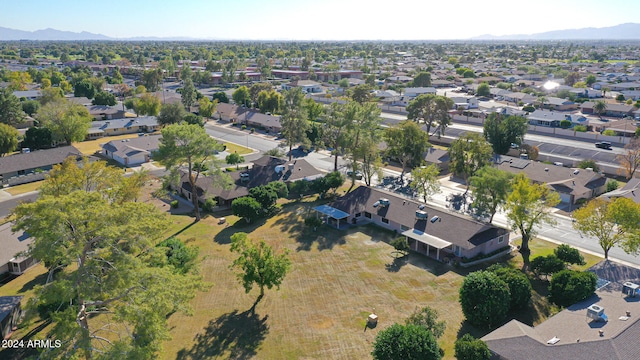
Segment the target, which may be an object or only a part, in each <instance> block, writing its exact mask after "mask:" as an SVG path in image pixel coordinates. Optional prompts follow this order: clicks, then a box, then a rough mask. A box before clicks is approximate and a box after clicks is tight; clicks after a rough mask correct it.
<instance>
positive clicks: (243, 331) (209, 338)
mask: <svg viewBox="0 0 640 360" xmlns="http://www.w3.org/2000/svg"><path fill="white" fill-rule="evenodd" d="M268 317H269V316H268V315H265V316H264V317H262V318H260V316H259V315H257V314H256V313H255V304H254V306H253V307H252V308H251V309H249V310H246V311H245V312H242V313H238V310H234V311H233V312H230V313H227V314H224V315H222V316H220V317H219V318H217V319H214V320H211V321H209V324H208V325H207V327H206V328H205V329H204V331H203V332H201V333H199V334H198V335H196V337H195V344H194V345H193V346H192V347H191V349H182V350H180V351H179V352H178V356H177V357H176V359H178V360H187V359H209V358H221V357H224V358H228V359H248V358H251V357H253V356H255V355H256V350H257V349H258V347H260V345H261V344H262V342H263V341H264V339H265V337H266V335H267V333H268V332H269V326H268V325H267V319H268Z"/></svg>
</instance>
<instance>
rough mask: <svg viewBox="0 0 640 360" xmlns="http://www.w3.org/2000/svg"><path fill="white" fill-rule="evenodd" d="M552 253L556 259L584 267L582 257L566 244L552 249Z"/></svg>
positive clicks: (576, 250)
mask: <svg viewBox="0 0 640 360" xmlns="http://www.w3.org/2000/svg"><path fill="white" fill-rule="evenodd" d="M553 253H554V254H555V255H556V256H557V257H558V259H560V260H562V261H564V262H565V263H569V264H576V265H584V264H586V262H585V261H584V257H583V256H582V254H580V251H578V249H576V248H572V247H571V246H569V245H567V244H562V245H560V246H558V247H557V248H555V249H553Z"/></svg>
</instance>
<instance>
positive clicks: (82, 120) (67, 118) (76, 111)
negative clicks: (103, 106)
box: [38, 100, 92, 145]
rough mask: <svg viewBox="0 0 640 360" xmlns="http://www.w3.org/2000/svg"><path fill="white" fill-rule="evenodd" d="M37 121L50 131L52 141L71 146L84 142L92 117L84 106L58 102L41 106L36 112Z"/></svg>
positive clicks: (63, 101)
mask: <svg viewBox="0 0 640 360" xmlns="http://www.w3.org/2000/svg"><path fill="white" fill-rule="evenodd" d="M38 120H39V121H40V123H41V124H42V126H43V127H46V128H48V129H49V130H51V135H53V140H55V141H58V142H61V143H64V144H67V145H71V142H74V141H82V140H84V138H85V137H86V136H87V132H88V131H89V128H90V127H91V120H92V117H91V115H89V110H87V108H85V107H84V106H82V105H79V104H73V103H70V102H68V101H66V100H59V101H54V102H50V103H48V104H47V105H45V106H43V107H42V108H41V109H40V111H39V112H38Z"/></svg>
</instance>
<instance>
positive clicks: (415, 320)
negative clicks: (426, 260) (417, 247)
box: [400, 236, 447, 338]
mask: <svg viewBox="0 0 640 360" xmlns="http://www.w3.org/2000/svg"><path fill="white" fill-rule="evenodd" d="M400 238H401V239H403V240H404V241H405V242H406V241H407V238H406V237H404V236H402V237H400ZM407 245H408V244H407ZM406 250H408V247H407V249H406ZM406 250H405V251H406ZM406 324H407V325H409V324H413V325H417V326H422V327H423V328H425V329H427V330H429V331H430V332H431V333H432V334H433V336H435V337H436V338H440V337H441V336H442V335H443V334H444V330H445V329H446V327H447V323H446V322H445V321H439V320H438V311H437V310H435V309H432V308H430V307H428V306H425V307H423V308H422V309H416V310H415V311H414V312H413V314H411V315H410V316H409V317H408V318H407V320H406Z"/></svg>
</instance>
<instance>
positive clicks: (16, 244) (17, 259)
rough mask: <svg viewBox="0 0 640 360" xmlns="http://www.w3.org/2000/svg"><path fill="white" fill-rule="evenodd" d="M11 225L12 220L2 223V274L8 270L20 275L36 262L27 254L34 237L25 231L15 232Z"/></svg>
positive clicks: (0, 263) (0, 266) (0, 258)
mask: <svg viewBox="0 0 640 360" xmlns="http://www.w3.org/2000/svg"><path fill="white" fill-rule="evenodd" d="M11 226H13V223H11V222H8V223H5V224H2V225H0V248H2V251H0V274H4V273H7V272H8V273H11V274H14V275H20V274H22V273H23V272H25V271H26V270H27V269H28V268H30V267H31V266H33V265H35V264H36V261H35V260H34V259H33V258H31V257H30V256H29V255H27V251H28V250H29V244H31V243H32V242H33V238H31V237H30V236H29V235H27V234H26V233H25V232H24V231H18V232H13V231H12V230H11Z"/></svg>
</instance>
